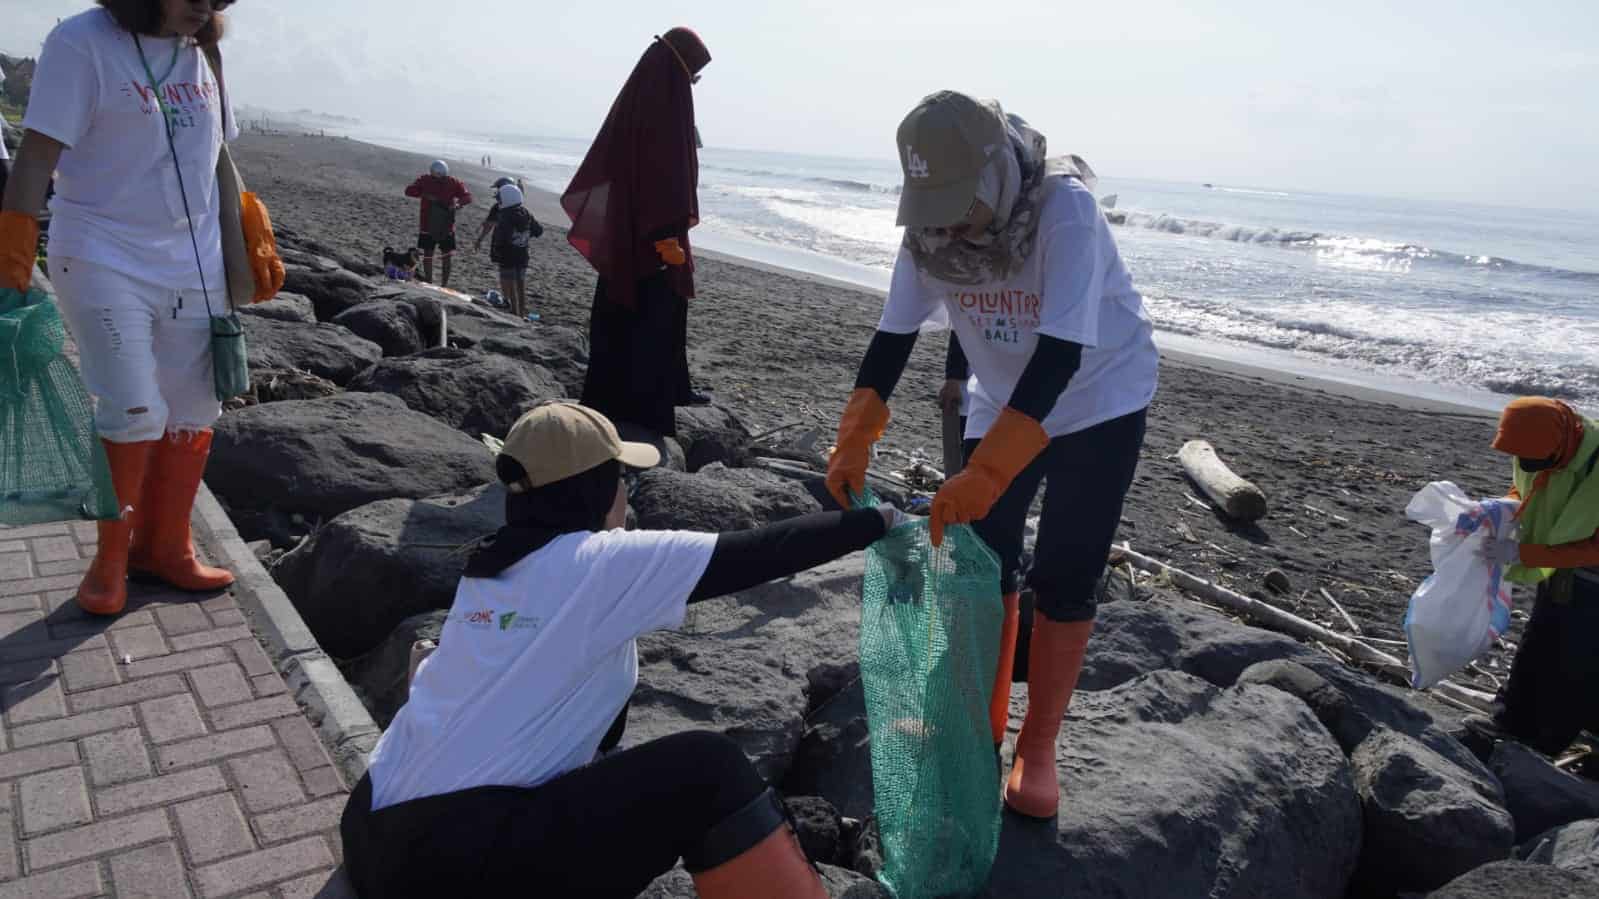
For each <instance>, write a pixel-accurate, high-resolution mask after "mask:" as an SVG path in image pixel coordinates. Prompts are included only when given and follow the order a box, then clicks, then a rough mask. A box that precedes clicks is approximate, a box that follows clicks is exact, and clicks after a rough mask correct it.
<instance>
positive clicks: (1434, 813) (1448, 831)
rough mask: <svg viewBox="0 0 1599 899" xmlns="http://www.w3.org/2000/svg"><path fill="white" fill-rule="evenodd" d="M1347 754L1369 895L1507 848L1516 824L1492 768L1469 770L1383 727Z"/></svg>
mask: <svg viewBox="0 0 1599 899" xmlns="http://www.w3.org/2000/svg"><path fill="white" fill-rule="evenodd" d="M1349 762H1350V766H1351V767H1352V768H1353V769H1354V774H1355V790H1356V792H1357V793H1359V795H1360V804H1361V808H1362V810H1363V812H1364V815H1365V841H1364V845H1363V848H1362V851H1361V857H1360V873H1359V880H1360V882H1361V883H1362V884H1364V885H1365V887H1366V892H1367V893H1368V894H1369V895H1387V894H1388V893H1391V892H1394V891H1400V892H1408V891H1420V890H1431V889H1436V888H1438V887H1441V886H1443V885H1444V884H1446V883H1448V882H1449V881H1451V880H1454V879H1455V878H1456V877H1459V876H1460V875H1462V874H1465V873H1466V872H1467V871H1470V870H1472V869H1474V868H1478V867H1481V866H1482V865H1485V864H1488V863H1489V862H1495V861H1501V860H1503V859H1505V858H1508V857H1509V856H1510V850H1511V848H1512V844H1513V843H1514V839H1515V824H1514V823H1513V822H1512V821H1511V819H1510V813H1509V812H1508V811H1506V810H1505V807H1504V796H1503V793H1502V792H1501V790H1500V787H1499V782H1498V781H1496V780H1494V779H1493V777H1492V776H1490V775H1486V774H1483V775H1479V776H1473V775H1472V774H1470V773H1468V772H1467V771H1466V770H1465V769H1463V768H1459V767H1456V766H1455V765H1454V764H1453V763H1451V762H1450V761H1448V760H1447V759H1445V758H1444V757H1443V756H1440V755H1439V754H1438V753H1436V752H1433V751H1432V750H1430V749H1428V748H1427V747H1426V746H1424V745H1422V743H1421V742H1420V741H1418V740H1414V739H1412V738H1410V737H1407V736H1405V735H1404V734H1401V733H1398V732H1396V731H1392V730H1389V729H1387V728H1379V729H1377V730H1375V731H1373V732H1372V734H1371V735H1370V736H1368V737H1367V738H1366V739H1365V741H1364V742H1362V743H1361V744H1360V745H1359V746H1358V747H1356V749H1355V752H1354V754H1353V755H1351V756H1350V758H1349Z"/></svg>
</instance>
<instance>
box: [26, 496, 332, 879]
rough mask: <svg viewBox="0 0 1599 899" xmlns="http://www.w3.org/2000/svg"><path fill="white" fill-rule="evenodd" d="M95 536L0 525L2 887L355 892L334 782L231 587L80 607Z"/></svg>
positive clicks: (144, 594) (70, 528) (144, 593)
mask: <svg viewBox="0 0 1599 899" xmlns="http://www.w3.org/2000/svg"><path fill="white" fill-rule="evenodd" d="M94 540H95V528H94V525H93V524H81V523H74V524H49V525H40V526H36V527H28V528H15V529H0V686H3V693H0V696H3V705H4V724H3V727H0V899H15V897H24V896H27V897H49V899H75V897H90V896H115V897H119V899H132V897H146V896H148V897H161V899H171V897H186V896H187V897H200V899H223V897H232V896H248V897H251V899H257V897H259V899H267V897H279V899H290V897H296V899H301V897H314V896H317V897H323V899H333V897H348V896H350V895H351V893H350V891H349V890H348V887H347V885H346V883H345V881H344V878H343V875H342V874H339V875H336V876H335V875H334V873H333V872H334V868H335V866H336V865H337V864H338V861H339V840H338V834H337V827H338V818H339V812H340V811H341V810H342V808H343V805H344V799H345V794H346V787H345V784H344V782H343V780H342V778H341V776H340V774H339V771H338V769H337V768H336V767H334V765H333V764H332V762H331V761H330V760H329V757H328V754H327V751H326V750H325V749H324V748H323V746H322V743H321V742H320V740H319V739H318V738H317V736H316V733H315V732H314V731H313V730H312V728H311V725H310V724H309V723H308V722H307V720H306V718H305V716H304V715H303V714H302V713H301V710H300V709H299V707H298V706H297V705H296V704H295V702H294V700H293V698H292V697H290V696H289V695H288V693H287V690H286V688H285V686H284V683H283V679H282V678H281V677H280V676H279V675H278V672H277V671H276V670H275V669H274V667H273V665H272V662H271V660H270V659H269V658H268V657H267V655H266V653H265V652H263V651H262V649H261V644H260V643H259V642H257V640H256V638H255V637H254V636H253V635H252V634H251V631H250V628H249V627H248V626H247V625H246V623H245V619H244V615H243V614H242V612H241V611H240V609H239V607H238V605H237V604H236V603H235V602H234V600H233V598H232V597H231V596H228V595H221V596H215V597H200V598H198V599H197V598H195V597H193V596H189V595H184V594H178V593H173V592H170V591H165V590H160V589H152V588H140V587H135V588H134V591H133V596H132V597H131V598H130V601H129V604H128V611H127V612H126V613H125V614H123V615H122V616H121V617H119V618H116V619H114V620H110V621H107V620H103V619H92V618H90V617H89V616H86V615H84V614H83V613H82V612H81V611H79V609H78V607H77V604H76V603H75V602H73V595H74V592H75V590H76V587H77V584H78V580H79V577H80V576H81V573H82V572H83V571H84V570H85V569H86V568H87V567H88V565H89V560H90V559H91V558H92V557H93V556H94V549H95V546H94Z"/></svg>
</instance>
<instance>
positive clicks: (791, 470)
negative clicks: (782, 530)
mask: <svg viewBox="0 0 1599 899" xmlns="http://www.w3.org/2000/svg"><path fill="white" fill-rule="evenodd" d="M753 461H754V464H755V467H756V468H764V469H766V470H767V471H770V472H772V473H773V474H780V475H784V476H786V477H791V478H797V479H799V480H802V481H822V480H826V479H827V472H825V471H816V470H815V469H811V468H806V467H805V466H803V465H797V464H795V463H793V462H790V461H788V460H787V459H772V458H769V457H766V456H757V457H755V459H754V460H753ZM866 480H868V481H880V482H882V483H884V484H887V485H889V486H890V487H893V488H895V489H896V490H903V491H909V492H911V493H915V492H917V490H916V487H915V486H914V485H912V484H910V483H909V482H907V481H905V480H904V479H903V478H896V477H894V476H893V475H889V474H882V473H881V472H877V471H873V470H871V469H867V470H866Z"/></svg>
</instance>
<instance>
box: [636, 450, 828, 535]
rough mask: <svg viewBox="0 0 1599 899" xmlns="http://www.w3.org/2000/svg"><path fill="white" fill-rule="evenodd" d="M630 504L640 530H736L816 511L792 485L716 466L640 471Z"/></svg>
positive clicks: (766, 475) (816, 505)
mask: <svg viewBox="0 0 1599 899" xmlns="http://www.w3.org/2000/svg"><path fill="white" fill-rule="evenodd" d="M630 503H631V505H632V506H633V509H634V510H635V511H637V512H638V521H639V527H641V528H657V529H668V530H671V529H683V530H691V531H731V530H742V529H745V528H753V527H759V526H761V525H763V524H770V523H772V522H774V521H783V520H785V519H789V518H794V517H796V516H799V515H805V514H808V513H811V512H820V511H821V510H822V505H821V503H819V502H817V501H816V498H815V497H813V496H811V494H810V493H809V492H808V491H806V489H805V487H804V486H803V485H801V484H800V483H799V482H798V481H791V480H789V479H787V478H783V477H779V476H777V475H774V474H769V473H767V472H764V471H759V470H756V469H753V468H723V467H721V466H719V465H713V466H711V467H710V468H707V469H704V470H702V471H701V472H700V473H699V474H683V473H681V472H676V471H667V470H665V469H660V468H657V469H654V470H652V471H647V472H644V473H643V474H641V475H639V480H638V487H637V489H636V490H634V492H633V497H632V499H631V500H630Z"/></svg>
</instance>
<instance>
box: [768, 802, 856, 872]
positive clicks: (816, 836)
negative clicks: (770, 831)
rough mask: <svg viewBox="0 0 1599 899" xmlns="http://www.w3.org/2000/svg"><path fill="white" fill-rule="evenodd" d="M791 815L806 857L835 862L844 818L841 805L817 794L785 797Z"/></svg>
mask: <svg viewBox="0 0 1599 899" xmlns="http://www.w3.org/2000/svg"><path fill="white" fill-rule="evenodd" d="M783 804H784V805H785V806H787V808H788V818H789V820H790V821H791V822H793V824H794V835H795V836H797V837H799V842H800V847H801V848H802V849H804V850H805V857H806V858H808V859H810V860H811V861H813V862H819V863H822V864H828V865H831V864H835V863H837V861H838V854H839V830H840V827H841V823H842V822H841V821H840V820H839V816H838V809H835V808H833V804H832V803H831V802H828V801H827V800H826V799H822V798H820V797H817V796H797V797H791V798H789V799H786V800H784V802H783Z"/></svg>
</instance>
